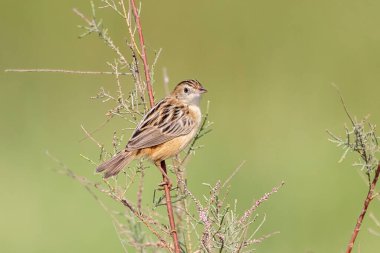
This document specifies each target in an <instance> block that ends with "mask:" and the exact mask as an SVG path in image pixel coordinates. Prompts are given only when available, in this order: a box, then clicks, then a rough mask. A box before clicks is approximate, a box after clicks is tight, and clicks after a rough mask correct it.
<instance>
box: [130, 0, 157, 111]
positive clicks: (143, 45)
mask: <svg viewBox="0 0 380 253" xmlns="http://www.w3.org/2000/svg"><path fill="white" fill-rule="evenodd" d="M131 3H132V9H133V15H134V16H135V21H136V26H137V29H138V31H139V37H140V47H141V58H142V60H143V63H144V72H145V78H146V86H147V88H148V94H149V100H150V106H151V107H152V106H153V105H154V96H153V89H152V83H151V80H150V72H149V65H148V59H147V56H146V51H145V43H144V36H143V33H142V27H141V23H140V17H139V13H138V11H137V8H136V4H135V0H131Z"/></svg>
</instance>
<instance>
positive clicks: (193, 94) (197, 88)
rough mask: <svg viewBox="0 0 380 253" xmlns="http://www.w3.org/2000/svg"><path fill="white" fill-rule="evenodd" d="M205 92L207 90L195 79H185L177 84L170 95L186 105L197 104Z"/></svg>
mask: <svg viewBox="0 0 380 253" xmlns="http://www.w3.org/2000/svg"><path fill="white" fill-rule="evenodd" d="M205 92H207V90H206V89H205V88H203V86H202V84H200V82H198V81H197V80H185V81H182V82H180V83H179V84H177V86H176V87H175V88H174V90H173V92H172V94H171V95H172V96H174V97H176V98H177V99H178V100H180V101H181V102H183V103H185V104H187V105H199V102H200V100H201V95H202V94H203V93H205Z"/></svg>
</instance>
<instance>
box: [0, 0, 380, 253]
mask: <svg viewBox="0 0 380 253" xmlns="http://www.w3.org/2000/svg"><path fill="white" fill-rule="evenodd" d="M95 3H96V1H95ZM142 6H143V10H142V24H143V29H144V35H145V39H146V44H147V47H148V54H149V60H150V62H152V60H153V57H154V51H157V50H158V49H159V48H163V51H162V55H161V57H160V58H159V61H158V65H157V66H156V71H155V73H156V75H155V80H156V82H155V91H156V98H157V99H158V98H161V97H162V96H163V95H164V91H163V87H162V80H163V78H162V69H163V68H167V70H168V75H169V77H170V86H171V87H173V86H174V85H175V84H176V83H177V82H178V81H181V80H183V79H189V78H196V79H198V80H200V81H201V82H202V83H203V84H204V86H205V87H206V88H207V89H208V90H209V93H207V94H206V96H205V99H204V101H203V105H202V106H203V108H205V105H206V101H207V100H210V101H211V108H210V119H211V120H212V121H214V122H215V125H214V127H213V129H214V130H213V132H212V133H211V134H209V135H207V136H206V137H205V138H204V139H202V141H201V144H204V145H205V147H204V148H203V149H202V150H200V151H199V152H197V153H196V156H194V157H193V158H192V160H191V162H190V163H189V165H188V178H189V185H190V188H191V189H192V190H193V191H194V193H195V194H197V196H199V197H201V196H202V194H203V193H207V188H206V187H204V186H202V184H201V183H203V182H209V183H215V182H216V180H218V179H222V180H223V179H226V178H227V177H228V175H229V174H230V173H231V172H232V171H233V170H234V168H236V167H237V166H238V165H239V164H240V163H241V162H242V161H243V160H246V164H245V165H244V167H243V169H242V170H241V172H240V173H239V174H238V175H237V176H236V177H235V178H234V179H233V181H232V182H231V183H232V191H231V193H230V199H234V198H238V199H239V208H240V210H243V208H247V207H249V205H250V204H251V203H252V201H253V200H254V199H256V198H258V197H260V196H261V195H262V194H263V193H265V192H267V191H270V190H271V189H272V187H273V186H275V185H278V184H279V183H280V182H281V181H282V180H284V181H285V182H286V184H285V186H284V187H283V188H282V189H281V190H280V192H279V193H277V194H276V195H274V196H273V197H272V198H271V199H270V200H269V201H268V202H266V203H264V205H263V206H262V207H261V208H260V209H259V214H260V216H259V219H262V218H263V217H264V215H266V222H265V224H264V226H263V227H262V229H261V231H260V235H263V234H266V233H271V232H273V231H280V232H281V233H280V234H278V235H276V236H274V237H272V238H270V239H268V240H267V241H265V242H264V243H262V244H260V245H258V246H257V249H258V252H267V253H268V252H271V253H272V252H343V250H344V249H345V247H346V244H347V242H348V239H349V237H350V235H351V232H352V229H353V227H354V224H355V222H356V218H357V216H358V214H359V212H360V210H361V208H362V202H363V199H364V196H365V195H366V191H367V187H366V185H365V181H364V180H363V179H362V178H361V177H360V173H358V169H356V168H353V167H351V163H352V162H353V161H354V159H356V158H357V157H356V156H350V158H349V159H348V160H346V161H344V162H343V163H341V164H338V163H337V161H338V160H339V158H340V155H341V150H340V149H338V148H336V147H334V145H333V144H331V143H329V142H328V141H327V135H326V133H325V130H326V129H330V130H332V131H333V132H336V133H339V134H343V126H344V123H349V121H348V119H347V117H346V116H345V114H344V111H343V109H342V105H341V104H340V102H339V98H338V96H337V93H336V92H335V90H334V88H333V87H332V85H331V84H332V83H335V84H336V85H338V86H339V87H340V89H341V91H342V94H343V96H344V98H345V100H346V103H347V105H348V107H349V109H350V111H351V113H352V115H356V116H358V117H362V116H365V115H367V114H371V118H370V119H371V121H372V122H373V123H379V122H380V115H379V114H378V112H379V110H378V108H379V107H380V100H379V99H378V98H379V96H378V94H379V92H380V71H379V67H380V29H379V28H380V16H379V10H380V2H379V1H370V0H368V1H359V2H358V1H338V0H329V1H327V0H326V1H324V0H323V1H239V2H238V1H189V2H184V1H180V2H178V1H164V2H162V1H144V2H143V5H142ZM73 7H78V8H80V9H81V10H82V11H83V12H85V13H87V14H88V13H90V4H89V2H88V1H87V0H81V1H80V2H79V3H78V1H74V0H70V1H47V0H36V1H25V2H23V3H20V2H18V1H11V0H2V1H1V8H0V16H1V19H2V22H1V23H0V29H1V40H0V69H1V71H0V87H1V91H0V115H1V121H0V141H1V145H0V205H1V208H0V228H1V229H0V251H1V252H57V253H58V252H122V248H121V245H120V243H119V241H118V239H117V236H116V233H115V231H114V228H113V225H112V223H111V219H110V218H109V216H108V214H107V213H105V212H104V211H103V210H102V208H101V207H100V206H99V205H98V204H97V203H96V202H95V201H94V200H93V199H92V198H91V196H90V195H89V194H88V193H87V192H86V190H84V189H83V188H82V187H81V186H80V185H79V184H78V183H76V182H74V181H72V180H71V179H69V178H67V177H65V176H61V175H58V174H57V173H55V172H53V171H52V170H51V168H55V167H57V166H56V164H55V163H54V162H52V161H51V159H50V158H49V157H47V156H46V155H45V152H46V150H49V152H50V153H52V154H53V155H54V156H56V157H58V158H59V159H60V160H61V161H62V162H64V163H65V164H67V165H68V166H69V167H70V168H72V169H73V170H74V171H76V172H77V173H78V174H81V175H85V176H88V177H91V178H96V177H99V176H97V175H94V173H93V170H94V168H93V167H92V166H91V165H90V164H89V163H88V162H86V161H85V160H83V159H82V158H81V157H80V156H79V154H85V155H88V156H90V157H92V158H94V159H96V157H97V155H98V149H97V148H96V146H94V145H93V144H92V143H91V142H90V141H86V142H82V143H80V142H79V140H80V139H81V138H82V136H83V133H82V131H81V129H80V125H81V124H83V125H85V126H86V127H87V128H88V129H94V128H96V127H98V126H99V125H100V124H102V122H103V121H104V120H105V113H106V112H107V110H108V109H109V108H110V105H107V104H102V103H100V102H97V101H93V100H91V99H90V97H91V96H93V95H95V94H96V92H97V91H98V89H99V88H100V87H101V86H103V87H105V88H106V89H108V90H111V91H112V90H114V89H115V82H114V79H113V77H111V76H78V75H65V74H50V73H26V74H18V73H4V72H3V70H4V69H6V68H62V69H78V70H108V68H107V65H106V63H105V62H106V61H112V59H113V55H112V53H111V52H110V50H109V49H108V48H106V47H105V45H104V43H103V42H102V41H100V40H99V39H97V38H96V36H91V37H87V38H85V39H78V38H77V35H79V34H81V32H82V31H81V30H79V29H78V28H77V25H78V24H82V21H81V20H80V19H79V18H78V17H77V16H76V15H74V14H73V12H72V11H71V9H72V8H73ZM98 16H99V17H103V19H104V24H105V25H106V26H107V27H108V28H109V29H110V30H109V32H110V34H111V36H113V38H114V39H115V41H117V43H118V44H119V45H120V47H122V48H123V50H124V51H125V52H127V49H126V48H125V44H124V39H125V38H127V37H128V35H127V31H126V28H125V26H123V23H122V22H121V21H120V20H119V18H118V17H117V16H116V15H115V14H113V13H112V12H111V11H110V10H104V9H103V10H99V11H98ZM129 84H131V82H129V83H127V82H125V83H124V85H125V87H126V89H127V87H128V85H129ZM125 127H130V126H129V125H127V124H126V122H125V121H122V120H116V121H114V122H113V123H112V124H110V125H107V126H106V127H104V128H103V129H102V130H101V131H100V132H99V133H98V134H96V135H95V136H96V137H97V138H98V139H100V140H101V141H102V142H103V143H106V145H108V147H110V143H111V139H112V133H113V131H114V130H115V129H116V130H119V131H120V129H121V128H125ZM129 134H130V132H126V136H127V137H129ZM351 155H352V154H351ZM146 178H147V184H149V185H156V184H158V183H159V182H160V180H161V177H160V175H159V173H158V170H156V169H155V168H151V169H150V170H149V171H148V172H147V177H146ZM144 201H146V204H147V205H148V204H150V201H151V199H150V198H146V199H144ZM370 211H371V212H374V213H375V214H377V215H378V217H379V218H380V213H379V211H380V202H379V201H374V202H373V205H372V206H371V208H370ZM369 228H374V229H376V228H375V224H374V222H373V221H372V220H370V219H369V218H368V217H367V218H366V219H365V222H364V226H363V230H362V232H361V233H360V235H359V238H358V243H357V246H358V245H359V246H360V250H361V252H375V251H376V249H377V248H378V247H379V246H380V242H379V239H380V238H379V237H376V236H375V235H373V234H371V233H369V232H368V229H369ZM377 231H380V228H378V229H377Z"/></svg>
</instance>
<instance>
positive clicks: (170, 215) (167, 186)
mask: <svg viewBox="0 0 380 253" xmlns="http://www.w3.org/2000/svg"><path fill="white" fill-rule="evenodd" d="M131 3H132V9H133V14H134V17H135V22H136V26H137V30H138V32H139V38H140V47H141V58H142V61H143V64H144V72H145V78H146V86H147V90H148V94H149V102H150V107H153V106H154V96H153V89H152V83H151V79H150V73H149V65H148V60H147V56H146V52H145V44H144V36H143V33H142V27H141V23H140V17H139V14H138V11H137V8H136V4H135V0H131ZM161 168H162V170H163V171H164V172H165V173H166V172H167V170H166V164H165V161H162V162H161ZM166 174H167V173H166ZM162 177H163V180H164V182H165V184H164V190H165V198H166V208H167V212H168V218H169V224H170V233H171V235H172V237H173V243H174V252H175V253H179V252H180V247H179V241H178V235H177V230H176V226H175V222H174V214H173V207H172V201H171V195H170V190H171V186H170V184H169V182H168V178H167V177H166V176H165V175H164V174H162Z"/></svg>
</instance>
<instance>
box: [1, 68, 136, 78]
mask: <svg viewBox="0 0 380 253" xmlns="http://www.w3.org/2000/svg"><path fill="white" fill-rule="evenodd" d="M4 71H5V72H21V73H23V72H24V73H25V72H34V73H36V72H44V73H49V72H51V73H64V74H79V75H83V74H86V75H115V74H116V73H115V72H110V71H83V70H68V69H6V70H4ZM119 75H125V76H126V75H131V73H125V72H124V73H119Z"/></svg>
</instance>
